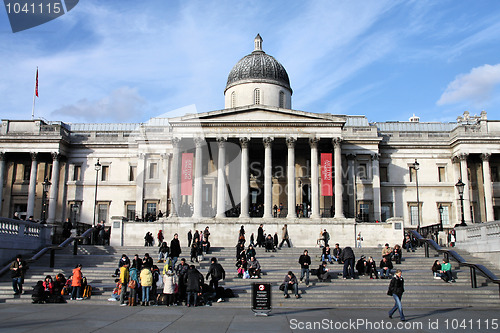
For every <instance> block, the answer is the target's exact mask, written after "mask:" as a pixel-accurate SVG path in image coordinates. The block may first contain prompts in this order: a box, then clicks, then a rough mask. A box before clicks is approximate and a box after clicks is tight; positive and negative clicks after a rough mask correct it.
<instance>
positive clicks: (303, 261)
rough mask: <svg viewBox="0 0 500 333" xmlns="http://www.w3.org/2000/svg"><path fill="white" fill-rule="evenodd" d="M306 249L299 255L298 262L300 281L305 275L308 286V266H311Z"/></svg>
mask: <svg viewBox="0 0 500 333" xmlns="http://www.w3.org/2000/svg"><path fill="white" fill-rule="evenodd" d="M308 253H309V252H308V251H307V250H304V254H302V255H301V256H300V257H299V264H300V281H301V282H302V279H303V278H304V275H305V276H306V286H309V267H310V266H311V257H310V256H309V254H308Z"/></svg>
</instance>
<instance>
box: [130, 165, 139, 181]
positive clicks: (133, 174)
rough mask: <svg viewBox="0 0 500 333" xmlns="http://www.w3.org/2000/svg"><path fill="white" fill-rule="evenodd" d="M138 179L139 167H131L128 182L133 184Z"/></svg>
mask: <svg viewBox="0 0 500 333" xmlns="http://www.w3.org/2000/svg"><path fill="white" fill-rule="evenodd" d="M136 177H137V166H135V165H131V166H130V167H129V171H128V181H129V182H133V181H135V179H136Z"/></svg>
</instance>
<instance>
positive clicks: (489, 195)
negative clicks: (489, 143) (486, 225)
mask: <svg viewBox="0 0 500 333" xmlns="http://www.w3.org/2000/svg"><path fill="white" fill-rule="evenodd" d="M490 157H491V154H488V153H485V154H481V159H482V160H483V180H484V201H485V202H486V221H487V222H489V221H494V220H495V216H494V213H493V186H492V184H491V171H490Z"/></svg>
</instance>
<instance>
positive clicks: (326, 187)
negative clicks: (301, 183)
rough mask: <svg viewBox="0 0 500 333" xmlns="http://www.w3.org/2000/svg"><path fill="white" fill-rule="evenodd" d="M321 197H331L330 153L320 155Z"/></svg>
mask: <svg viewBox="0 0 500 333" xmlns="http://www.w3.org/2000/svg"><path fill="white" fill-rule="evenodd" d="M321 195H322V196H324V197H326V196H332V195H333V183H332V154H331V153H322V154H321Z"/></svg>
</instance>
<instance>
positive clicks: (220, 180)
mask: <svg viewBox="0 0 500 333" xmlns="http://www.w3.org/2000/svg"><path fill="white" fill-rule="evenodd" d="M217 143H218V145H219V158H218V162H217V214H216V216H215V217H216V218H224V217H226V214H225V213H226V138H223V137H219V138H217Z"/></svg>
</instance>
